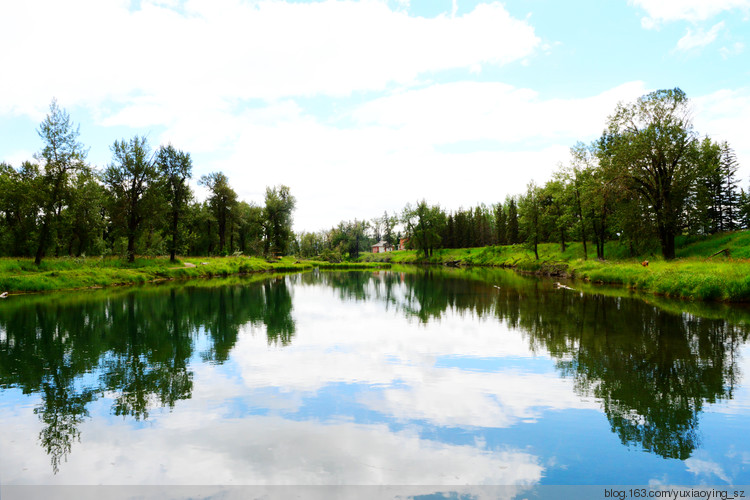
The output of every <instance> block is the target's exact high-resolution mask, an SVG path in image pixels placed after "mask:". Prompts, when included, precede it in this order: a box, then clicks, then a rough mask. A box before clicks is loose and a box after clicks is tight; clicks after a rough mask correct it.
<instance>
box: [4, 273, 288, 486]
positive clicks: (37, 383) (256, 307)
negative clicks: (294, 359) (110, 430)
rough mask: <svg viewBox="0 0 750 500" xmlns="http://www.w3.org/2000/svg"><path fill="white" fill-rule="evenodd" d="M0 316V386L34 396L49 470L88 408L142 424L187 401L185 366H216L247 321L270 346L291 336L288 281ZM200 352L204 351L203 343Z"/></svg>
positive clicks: (70, 300)
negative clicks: (194, 361)
mask: <svg viewBox="0 0 750 500" xmlns="http://www.w3.org/2000/svg"><path fill="white" fill-rule="evenodd" d="M3 306H4V307H3V308H2V309H0V388H8V387H17V388H20V389H21V390H22V391H23V393H24V394H32V393H35V394H38V395H39V397H40V398H41V403H40V405H39V406H38V407H37V408H35V410H34V412H35V414H37V415H38V416H39V419H40V420H41V422H42V423H43V425H44V427H43V429H42V431H41V432H40V434H39V440H40V444H41V445H42V447H43V448H44V449H45V451H46V452H47V453H48V455H49V456H50V460H51V463H52V469H53V472H55V473H57V472H58V470H59V467H60V464H61V463H62V462H63V461H64V460H66V458H67V456H68V455H69V454H70V452H71V450H72V446H73V443H74V442H76V441H77V440H80V436H81V433H80V430H79V427H80V425H81V424H82V423H83V422H84V421H85V419H86V418H87V417H88V410H87V406H88V405H89V404H90V403H91V402H93V401H95V400H96V399H98V398H100V397H103V396H105V395H106V397H109V398H112V400H113V401H112V407H111V408H112V410H111V411H112V413H113V414H115V415H118V416H122V417H130V418H135V419H136V420H141V419H147V418H148V417H149V412H150V411H152V410H153V409H154V408H170V409H171V408H173V407H174V406H175V405H176V404H177V402H179V401H180V400H184V399H188V398H190V397H191V394H192V391H193V373H192V371H191V370H190V360H191V358H192V357H193V356H194V355H195V354H196V353H195V348H196V339H197V338H198V336H199V334H205V338H206V339H207V340H208V343H207V347H206V350H205V352H203V353H200V357H202V358H203V359H205V360H209V361H211V362H216V363H222V362H224V361H226V360H227V359H228V357H229V353H230V352H231V350H232V348H233V347H234V345H235V344H236V342H237V338H238V334H239V331H240V329H241V328H242V327H243V326H244V325H246V324H254V325H265V326H266V331H267V334H268V341H269V343H271V342H280V343H282V344H288V343H289V342H291V339H292V337H293V335H294V332H295V324H294V320H293V319H292V316H291V312H292V299H291V294H290V292H289V290H288V288H287V284H286V281H285V279H284V278H279V279H274V280H270V281H266V282H264V283H253V284H250V285H244V286H224V287H205V288H195V287H188V286H182V287H170V288H167V287H159V288H150V289H143V290H130V291H125V292H122V291H116V292H114V293H109V292H107V293H73V294H70V295H69V296H62V295H55V296H49V297H45V298H36V299H31V300H26V301H24V300H19V301H18V302H17V303H16V304H13V303H12V302H8V303H6V304H3ZM201 345H203V344H201Z"/></svg>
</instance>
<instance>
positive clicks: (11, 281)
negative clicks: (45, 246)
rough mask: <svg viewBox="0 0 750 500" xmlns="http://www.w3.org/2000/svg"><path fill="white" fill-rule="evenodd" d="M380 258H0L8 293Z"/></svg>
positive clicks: (0, 284)
mask: <svg viewBox="0 0 750 500" xmlns="http://www.w3.org/2000/svg"><path fill="white" fill-rule="evenodd" d="M387 267H390V264H389V263H382V262H371V263H365V262H341V263H330V262H322V261H312V260H306V261H299V260H297V259H296V258H294V257H283V258H281V259H277V260H275V261H269V260H266V259H263V258H260V257H244V256H237V257H234V256H233V257H187V258H182V259H178V260H177V261H176V262H170V260H169V257H150V258H146V257H144V258H138V259H135V260H134V261H133V262H127V259H126V258H116V257H106V258H101V257H85V258H74V257H61V258H48V259H45V260H44V262H42V264H41V265H40V266H37V265H35V264H34V260H33V259H23V258H2V259H0V293H7V294H8V295H15V294H22V293H35V292H52V291H66V290H79V289H87V288H88V289H90V288H104V287H114V286H129V285H139V284H144V283H159V282H163V281H172V280H188V279H192V278H213V277H227V276H235V275H243V274H254V273H282V272H302V271H309V270H312V269H314V268H319V269H382V268H387Z"/></svg>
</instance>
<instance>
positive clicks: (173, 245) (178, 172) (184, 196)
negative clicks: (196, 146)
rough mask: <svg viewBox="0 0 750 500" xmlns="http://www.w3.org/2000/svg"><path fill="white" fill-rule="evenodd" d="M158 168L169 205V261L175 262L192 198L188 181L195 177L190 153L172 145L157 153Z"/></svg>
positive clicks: (162, 148)
mask: <svg viewBox="0 0 750 500" xmlns="http://www.w3.org/2000/svg"><path fill="white" fill-rule="evenodd" d="M156 168H157V170H158V171H159V174H160V176H161V182H162V186H163V188H164V197H165V199H166V201H167V203H168V204H169V234H170V242H169V261H170V262H174V261H175V258H176V254H177V249H178V246H179V233H180V231H179V225H180V219H181V218H182V217H183V215H184V212H185V207H186V205H187V203H188V201H189V200H190V198H191V192H190V186H188V183H187V181H188V179H190V177H191V176H192V175H193V161H192V160H191V159H190V153H185V152H183V151H178V150H176V149H175V148H174V147H173V146H172V145H171V144H170V145H168V146H161V147H160V148H159V149H158V150H157V152H156Z"/></svg>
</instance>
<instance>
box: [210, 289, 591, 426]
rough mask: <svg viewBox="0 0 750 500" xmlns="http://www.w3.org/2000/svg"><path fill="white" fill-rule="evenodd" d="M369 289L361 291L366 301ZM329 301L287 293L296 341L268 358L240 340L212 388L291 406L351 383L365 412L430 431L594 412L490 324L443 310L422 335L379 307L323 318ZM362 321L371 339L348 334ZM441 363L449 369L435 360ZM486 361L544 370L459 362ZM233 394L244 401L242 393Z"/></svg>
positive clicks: (366, 305) (256, 341) (259, 346)
mask: <svg viewBox="0 0 750 500" xmlns="http://www.w3.org/2000/svg"><path fill="white" fill-rule="evenodd" d="M375 286H376V284H375V283H374V282H371V283H370V285H369V287H368V291H369V292H370V293H374V290H375ZM402 292H403V290H400V289H399V288H398V287H396V288H395V289H394V290H392V299H393V300H394V301H395V302H396V303H400V300H399V297H401V296H402ZM334 293H335V291H334ZM331 300H335V301H338V298H334V297H332V296H331V294H327V293H323V294H321V293H320V289H319V288H317V287H316V288H313V287H305V286H304V285H302V284H298V285H297V286H295V311H294V317H295V322H296V324H297V329H298V332H299V333H298V334H297V335H296V336H295V338H294V341H293V343H292V344H291V345H290V346H287V347H285V348H284V349H283V350H269V349H267V348H266V347H265V346H266V336H265V334H264V333H263V332H262V331H261V332H256V334H255V335H254V336H251V335H243V336H242V337H241V338H240V340H239V341H238V343H237V345H236V346H235V348H234V350H233V359H234V360H235V361H236V362H237V364H238V365H239V366H240V373H241V377H240V379H237V380H234V381H223V382H218V383H216V384H215V385H217V386H219V387H223V388H227V387H231V386H237V385H242V386H244V387H245V391H247V390H248V389H249V390H257V389H260V388H267V387H277V388H279V389H280V390H281V391H283V392H282V393H281V394H279V395H278V396H277V399H279V400H284V399H287V398H288V399H289V400H290V401H289V403H290V406H291V407H293V406H294V405H295V404H297V403H298V402H299V394H300V393H302V394H315V393H316V392H317V391H319V390H321V389H323V388H325V387H327V386H330V385H334V384H358V385H360V386H363V387H370V388H373V389H372V390H369V391H363V392H361V393H360V394H359V395H358V396H357V397H358V402H359V403H360V404H363V405H364V406H366V407H368V408H370V409H371V410H372V411H375V412H378V413H382V414H384V415H385V416H386V417H387V418H389V419H396V420H398V421H401V422H404V421H406V422H408V421H413V420H417V421H419V420H425V421H428V422H430V423H431V424H433V425H438V426H456V427H486V428H500V427H510V426H512V425H515V424H517V423H519V422H520V421H529V420H535V419H538V418H541V417H542V416H543V414H544V413H545V412H547V411H550V410H564V409H592V410H595V411H599V404H598V403H597V402H594V401H584V400H582V399H581V398H580V397H578V396H577V395H576V394H575V391H574V389H573V381H571V380H569V379H561V378H560V377H559V375H558V373H557V372H556V371H555V369H554V366H553V363H552V362H551V361H549V360H548V358H545V357H541V356H539V357H537V359H536V361H533V360H532V358H534V357H536V356H535V355H534V354H532V352H531V350H530V348H529V345H528V341H527V339H524V337H523V336H520V335H512V334H510V332H504V329H505V327H504V326H503V325H498V324H497V323H496V322H495V321H483V320H480V319H478V318H470V317H465V316H461V315H459V314H458V313H455V312H453V311H450V310H448V311H446V312H445V314H444V315H443V317H442V318H441V319H440V321H439V322H431V323H430V324H429V327H428V328H425V327H424V326H423V325H421V324H419V323H416V322H415V323H412V324H408V323H405V322H404V321H403V318H402V313H401V312H396V311H394V312H393V313H386V312H385V311H384V310H383V309H384V307H385V304H384V303H382V302H380V301H370V302H358V303H342V304H339V305H338V306H337V313H336V316H335V317H332V316H330V315H326V314H321V313H320V311H327V310H330V301H331ZM391 307H393V306H391ZM363 323H364V324H368V325H370V327H369V329H368V331H370V332H377V334H376V335H371V334H368V333H366V332H358V333H357V335H352V332H351V325H353V324H363ZM331 346H336V349H335V350H333V351H332V350H331ZM446 358H447V359H450V360H452V362H448V363H447V364H441V363H439V362H438V360H440V359H443V360H445V359H446ZM487 358H497V359H502V358H510V359H516V360H519V359H524V360H526V362H528V363H534V362H536V363H538V364H537V368H539V367H540V366H544V365H545V364H546V365H547V367H548V371H546V372H541V373H538V372H535V373H529V372H525V371H523V370H520V369H517V370H508V369H505V370H497V371H494V370H490V371H472V370H466V369H462V368H460V366H461V364H462V363H465V362H467V361H471V360H476V359H480V360H481V359H487ZM290 366H293V367H295V369H294V370H290V369H289V368H288V367H290ZM236 391H237V393H238V394H239V393H242V390H241V389H240V388H237V389H236Z"/></svg>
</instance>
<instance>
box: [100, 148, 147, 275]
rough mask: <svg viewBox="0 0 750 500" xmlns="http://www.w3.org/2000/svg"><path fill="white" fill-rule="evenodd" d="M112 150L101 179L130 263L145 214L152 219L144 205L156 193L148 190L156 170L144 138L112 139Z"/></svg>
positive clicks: (132, 259)
mask: <svg viewBox="0 0 750 500" xmlns="http://www.w3.org/2000/svg"><path fill="white" fill-rule="evenodd" d="M111 149H112V154H113V156H114V161H113V163H112V164H110V165H109V166H108V167H107V169H106V170H105V171H104V182H105V184H106V185H107V187H108V189H109V191H110V193H111V195H112V198H113V205H114V206H113V210H112V211H111V214H112V217H113V218H114V219H115V222H116V223H118V225H119V226H120V227H121V228H124V229H125V234H126V236H127V239H128V247H127V258H128V262H133V261H134V260H135V241H136V238H137V237H138V235H139V232H140V229H141V224H142V223H143V220H144V218H145V217H146V216H149V217H150V218H153V213H152V211H151V210H146V207H145V205H147V203H146V201H147V198H148V197H151V196H153V195H154V194H155V193H154V192H153V190H152V191H150V192H149V190H150V189H151V188H153V187H154V184H155V183H156V181H157V171H156V167H155V166H154V161H153V155H152V154H151V151H150V148H149V145H148V141H147V140H146V138H145V137H138V136H135V137H133V138H132V139H130V141H127V142H126V141H125V139H123V140H121V141H115V143H114V144H113V145H112V148H111Z"/></svg>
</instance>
